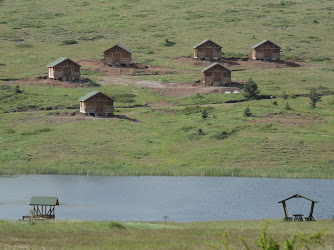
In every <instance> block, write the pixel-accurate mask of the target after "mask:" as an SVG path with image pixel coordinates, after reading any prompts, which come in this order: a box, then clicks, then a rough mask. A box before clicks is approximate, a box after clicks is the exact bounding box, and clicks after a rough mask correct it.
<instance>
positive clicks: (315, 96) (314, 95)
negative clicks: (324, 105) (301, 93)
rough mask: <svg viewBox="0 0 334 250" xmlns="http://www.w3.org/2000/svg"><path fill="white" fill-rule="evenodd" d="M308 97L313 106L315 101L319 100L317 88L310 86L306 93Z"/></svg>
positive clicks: (319, 95) (315, 103)
mask: <svg viewBox="0 0 334 250" xmlns="http://www.w3.org/2000/svg"><path fill="white" fill-rule="evenodd" d="M307 96H308V97H309V98H310V101H311V106H312V107H313V108H315V106H316V105H317V102H318V101H320V100H321V96H322V95H321V94H320V93H318V92H317V89H316V88H314V87H313V88H312V89H311V90H310V92H309V93H308V95H307Z"/></svg>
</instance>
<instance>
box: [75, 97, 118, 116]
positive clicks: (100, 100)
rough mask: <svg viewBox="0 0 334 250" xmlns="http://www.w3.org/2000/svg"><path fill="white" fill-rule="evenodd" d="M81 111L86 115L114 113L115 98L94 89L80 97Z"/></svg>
mask: <svg viewBox="0 0 334 250" xmlns="http://www.w3.org/2000/svg"><path fill="white" fill-rule="evenodd" d="M79 101H80V113H84V114H86V115H112V114H113V113H114V100H113V99H112V98H110V97H109V96H107V95H105V94H103V93H101V92H100V91H92V92H89V93H88V94H87V95H84V96H83V97H81V98H79Z"/></svg>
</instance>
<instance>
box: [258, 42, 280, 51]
mask: <svg viewBox="0 0 334 250" xmlns="http://www.w3.org/2000/svg"><path fill="white" fill-rule="evenodd" d="M266 42H270V43H272V44H274V45H275V46H277V47H278V48H281V47H280V46H278V45H277V44H275V43H273V42H271V41H269V40H263V41H262V42H259V43H258V44H256V45H254V46H253V47H252V49H256V48H257V47H259V46H260V45H262V44H264V43H266Z"/></svg>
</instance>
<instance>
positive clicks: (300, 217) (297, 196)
mask: <svg viewBox="0 0 334 250" xmlns="http://www.w3.org/2000/svg"><path fill="white" fill-rule="evenodd" d="M292 198H304V199H306V200H309V201H311V210H310V213H309V215H308V217H305V220H306V221H314V218H313V210H314V204H315V203H318V201H315V200H312V199H310V198H308V197H306V196H303V195H301V194H295V195H293V196H291V197H289V198H286V199H284V200H281V201H279V202H278V203H282V205H283V209H284V219H283V220H284V221H292V217H289V215H288V210H287V208H286V203H285V202H286V201H287V200H290V199H292ZM294 216H295V220H303V219H302V215H301V214H297V215H294ZM296 218H297V219H296Z"/></svg>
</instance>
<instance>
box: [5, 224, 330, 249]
mask: <svg viewBox="0 0 334 250" xmlns="http://www.w3.org/2000/svg"><path fill="white" fill-rule="evenodd" d="M305 223H307V227H305ZM264 224H265V222H264V221H219V222H199V223H173V222H170V223H169V222H168V223H167V224H162V223H142V222H115V221H104V222H93V221H44V222H43V221H42V222H14V221H0V236H1V237H0V247H1V248H5V249H8V248H34V249H35V248H38V249H39V248H47V249H49V248H54V249H59V248H66V249H67V248H71V249H91V248H99V249H100V248H101V249H104V248H110V247H112V248H117V249H144V248H149V249H216V248H217V249H225V247H224V246H225V244H224V243H225V242H226V238H223V236H222V235H223V233H224V232H226V233H227V236H228V241H229V247H230V248H231V249H244V245H243V243H242V242H241V240H240V238H242V239H244V241H245V242H247V244H248V246H249V247H250V248H251V249H258V248H257V247H256V246H257V244H258V242H259V238H260V235H261V230H262V228H263V226H264ZM332 224H333V221H329V220H323V221H316V222H303V223H299V222H298V223H296V222H290V223H286V222H282V221H278V220H274V221H272V222H271V223H270V225H269V228H268V232H267V234H268V235H267V238H266V239H267V240H269V238H270V237H272V238H273V239H274V240H275V241H276V242H279V243H280V244H281V246H283V242H284V241H285V239H292V235H293V234H296V235H303V236H304V238H307V236H308V235H311V234H315V233H317V232H322V233H323V235H322V239H323V243H324V246H325V249H330V248H331V246H333V244H334V237H333V236H334V235H333V234H334V231H333V225H332ZM50 236H52V237H50ZM314 239H316V237H314ZM308 240H309V242H308V241H305V242H304V244H305V245H307V246H308V247H310V249H324V248H321V247H320V245H319V244H315V243H313V242H312V240H310V239H308ZM297 242H299V241H298V240H297ZM297 244H298V243H296V245H297Z"/></svg>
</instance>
